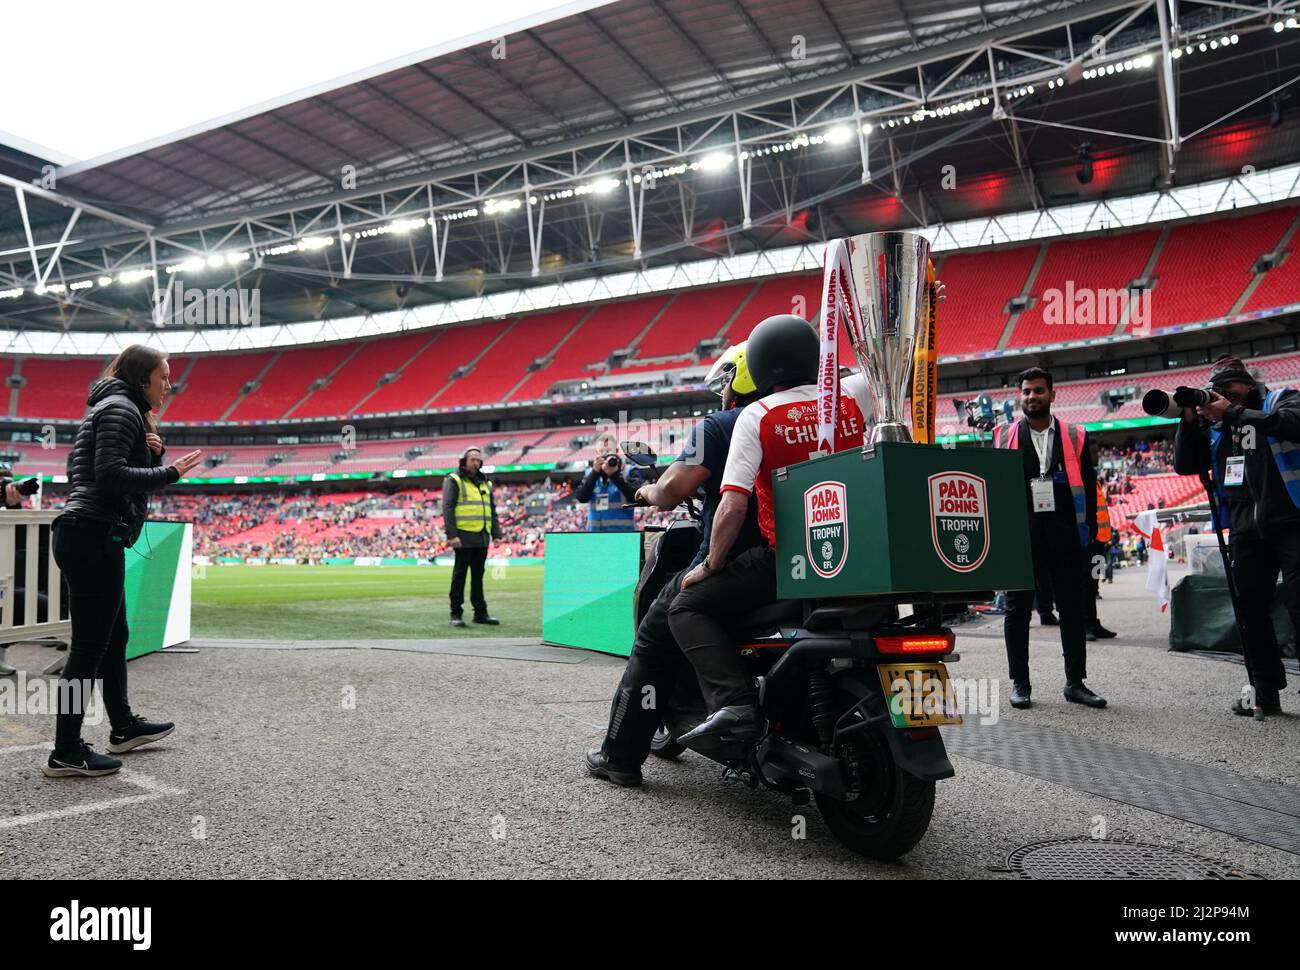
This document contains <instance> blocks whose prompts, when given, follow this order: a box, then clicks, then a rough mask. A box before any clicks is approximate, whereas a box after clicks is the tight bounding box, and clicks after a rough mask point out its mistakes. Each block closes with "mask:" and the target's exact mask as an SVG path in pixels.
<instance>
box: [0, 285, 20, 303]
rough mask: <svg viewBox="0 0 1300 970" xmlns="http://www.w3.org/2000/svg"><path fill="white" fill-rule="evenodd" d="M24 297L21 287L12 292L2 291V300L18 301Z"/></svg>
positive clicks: (0, 293) (0, 291)
mask: <svg viewBox="0 0 1300 970" xmlns="http://www.w3.org/2000/svg"><path fill="white" fill-rule="evenodd" d="M22 295H23V288H22V287H21V286H17V287H14V288H13V289H12V290H0V300H16V299H18V298H19V297H20V296H22Z"/></svg>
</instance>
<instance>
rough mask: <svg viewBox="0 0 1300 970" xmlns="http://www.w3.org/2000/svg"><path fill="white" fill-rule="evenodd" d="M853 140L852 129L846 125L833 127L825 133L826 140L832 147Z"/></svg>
mask: <svg viewBox="0 0 1300 970" xmlns="http://www.w3.org/2000/svg"><path fill="white" fill-rule="evenodd" d="M852 138H853V129H852V128H850V127H849V126H848V125H835V126H834V127H833V128H831V129H830V130H829V131H827V132H826V140H827V141H828V142H830V143H831V144H832V145H843V144H845V143H846V142H848V141H851V140H852Z"/></svg>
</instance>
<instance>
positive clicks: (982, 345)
mask: <svg viewBox="0 0 1300 970" xmlns="http://www.w3.org/2000/svg"><path fill="white" fill-rule="evenodd" d="M1297 225H1300V208H1297V207H1294V206H1291V207H1279V208H1275V209H1270V210H1265V211H1262V212H1253V213H1250V214H1247V215H1244V216H1238V217H1235V218H1221V219H1217V220H1210V221H1206V222H1196V223H1184V224H1180V225H1176V226H1173V227H1172V228H1170V229H1169V230H1168V232H1167V235H1166V236H1165V238H1164V239H1163V242H1162V241H1161V239H1160V237H1161V232H1162V231H1161V230H1157V229H1146V230H1139V231H1136V232H1130V233H1122V234H1118V235H1113V236H1095V237H1090V238H1084V239H1064V240H1056V241H1053V242H1051V243H1034V244H1029V245H1017V246H1011V247H1008V248H999V249H989V250H983V251H979V252H962V251H958V252H954V253H951V254H948V255H944V254H942V253H939V254H937V260H938V262H939V275H940V278H941V279H942V280H943V281H944V283H945V285H946V287H947V301H946V303H945V304H944V309H943V311H942V314H941V325H940V328H939V351H940V354H941V355H943V356H951V355H955V354H968V353H978V352H981V351H988V350H993V349H996V348H997V345H998V343H999V341H1000V340H1001V339H1002V337H1003V334H1004V333H1005V331H1006V328H1007V324H1008V322H1009V320H1010V317H1009V314H1008V313H1007V304H1008V302H1009V301H1010V300H1011V299H1012V298H1013V297H1015V296H1018V295H1021V294H1022V293H1023V292H1024V291H1025V289H1026V284H1027V283H1028V281H1029V278H1030V273H1031V271H1032V269H1033V267H1034V264H1035V262H1036V261H1037V260H1038V259H1039V257H1040V255H1041V256H1042V263H1041V265H1040V267H1039V269H1038V272H1037V273H1036V274H1035V275H1034V279H1033V282H1032V284H1031V285H1030V286H1029V290H1030V293H1031V295H1032V296H1033V297H1034V298H1035V299H1034V302H1033V304H1032V305H1031V306H1030V307H1029V308H1027V309H1026V310H1024V311H1023V312H1021V313H1020V314H1019V316H1018V318H1017V319H1016V324H1015V327H1014V329H1013V331H1012V333H1011V335H1010V337H1009V339H1008V342H1007V349H1014V348H1017V347H1028V346H1037V345H1042V344H1051V343H1062V342H1066V341H1071V340H1077V339H1080V337H1087V336H1090V335H1092V333H1095V332H1096V331H1095V330H1094V331H1088V330H1086V329H1082V328H1071V327H1058V326H1052V325H1049V324H1048V323H1047V322H1046V321H1045V320H1044V318H1043V310H1044V294H1045V293H1047V292H1048V291H1049V290H1052V289H1059V290H1062V291H1063V292H1064V291H1065V289H1066V286H1067V284H1068V283H1069V282H1070V281H1074V282H1075V285H1076V286H1078V285H1081V282H1080V281H1087V285H1088V286H1089V287H1091V288H1093V289H1123V288H1124V287H1126V286H1127V284H1128V283H1130V282H1132V281H1133V280H1134V279H1136V278H1137V277H1139V276H1140V275H1142V274H1143V273H1144V271H1145V270H1146V268H1147V264H1148V263H1149V262H1150V260H1151V258H1152V256H1153V255H1154V254H1156V253H1157V252H1158V258H1157V259H1156V263H1155V269H1154V271H1153V275H1154V276H1155V277H1156V284H1155V289H1154V290H1153V291H1152V294H1151V296H1152V311H1153V316H1154V321H1153V325H1154V327H1156V328H1159V327H1167V326H1173V325H1177V324H1181V323H1188V322H1193V321H1200V320H1205V319H1213V318H1217V317H1221V316H1223V315H1224V314H1227V313H1228V312H1229V311H1231V310H1233V309H1234V308H1235V307H1236V306H1237V304H1238V303H1242V306H1241V308H1240V309H1241V310H1243V311H1257V310H1265V309H1269V308H1272V307H1279V306H1286V305H1289V304H1292V303H1297V302H1300V261H1298V260H1296V259H1295V258H1294V254H1293V253H1290V252H1288V253H1285V254H1284V256H1283V258H1282V259H1281V261H1280V263H1279V264H1278V265H1277V266H1275V267H1274V268H1272V269H1270V270H1268V271H1266V272H1264V273H1262V274H1260V275H1254V274H1253V273H1252V270H1253V268H1254V266H1255V264H1256V261H1257V260H1258V259H1259V257H1260V256H1261V255H1263V254H1265V253H1267V252H1271V251H1272V250H1274V249H1275V248H1276V247H1278V245H1279V244H1280V243H1281V242H1282V241H1283V240H1287V242H1286V243H1285V245H1287V246H1293V245H1294V240H1293V239H1291V234H1292V233H1294V230H1295V228H1296V226H1297ZM1248 287H1252V289H1251V290H1250V295H1249V298H1248V299H1245V300H1243V295H1244V294H1246V293H1247V288H1248ZM819 290H820V275H819V274H816V273H812V274H801V275H794V276H784V277H778V278H773V279H768V280H765V281H763V282H758V283H751V282H746V283H732V284H724V285H721V286H711V287H706V288H702V289H696V290H686V291H682V292H678V293H676V294H673V295H663V294H660V295H655V296H647V297H640V298H636V299H632V300H621V301H617V302H612V303H606V304H602V305H597V306H594V307H593V306H590V305H588V306H579V307H568V308H564V309H561V310H554V311H549V312H542V313H536V314H530V315H527V316H523V317H517V318H512V319H509V320H494V321H487V322H479V323H471V324H466V325H462V326H451V327H447V328H441V329H436V330H421V331H415V332H411V333H406V334H401V335H399V336H390V337H375V338H371V339H368V340H364V341H360V342H348V343H344V344H339V345H322V346H315V347H302V348H292V349H286V350H282V351H279V352H276V351H261V352H257V353H235V354H218V355H204V356H177V357H175V358H173V359H172V361H171V368H172V378H173V381H174V382H176V383H178V384H179V385H180V386H179V388H178V390H177V392H176V394H175V395H173V397H172V398H171V399H170V400H169V401H168V402H167V404H166V406H165V407H164V409H163V412H162V415H161V417H162V419H163V420H164V422H167V423H170V424H173V425H176V424H202V423H207V422H214V421H220V420H226V421H232V422H245V421H250V422H255V421H271V420H276V419H279V418H294V419H304V418H306V419H310V418H322V419H323V418H336V419H337V418H344V417H350V416H355V415H363V414H384V413H394V412H411V411H421V410H425V409H430V408H431V409H435V410H436V409H439V408H455V407H463V406H466V405H475V404H478V405H481V404H491V403H494V402H501V401H507V400H508V401H510V402H523V401H531V400H539V399H542V398H545V397H546V396H547V394H549V393H551V392H552V390H553V388H554V386H555V385H556V384H557V383H561V382H564V381H572V380H575V379H583V378H588V377H590V378H601V377H606V376H635V375H638V374H646V375H650V376H649V377H648V379H650V380H653V379H654V378H653V375H654V374H655V372H658V371H664V372H675V371H679V370H681V369H683V368H686V367H695V366H707V365H708V364H709V363H711V362H712V360H713V359H714V356H713V355H704V356H702V357H701V358H700V359H698V360H697V359H696V353H697V349H698V347H699V345H700V342H701V341H703V340H707V339H711V338H715V337H718V336H721V338H722V339H723V340H724V341H725V342H728V343H729V342H732V341H735V340H739V339H743V338H744V337H745V336H746V335H747V333H748V331H749V329H751V328H752V326H753V325H754V324H755V323H757V322H758V321H759V320H761V319H763V318H764V317H766V316H770V315H772V314H775V313H789V312H791V311H792V310H802V311H803V312H804V313H805V314H806V315H808V316H810V317H812V316H815V315H816V313H817V304H818V300H819V297H820V293H819ZM652 322H653V326H650V324H651V323H652ZM1102 329H1105V330H1106V331H1107V333H1109V332H1111V331H1110V329H1108V328H1106V327H1103V328H1102ZM623 349H631V350H632V351H633V353H632V355H631V356H630V357H628V358H627V359H626V360H625V361H624V362H623V363H621V364H620V365H619V366H618V367H615V368H612V369H611V368H610V367H609V362H610V358H611V355H612V354H613V352H614V351H616V350H623ZM840 351H841V355H842V356H843V359H844V360H846V361H851V360H852V359H853V358H852V352H851V349H850V347H849V342H848V339H847V337H846V336H845V335H843V334H841V341H840ZM539 360H540V361H543V363H542V365H541V366H538V367H536V369H532V368H533V366H534V363H535V362H536V361H539ZM106 363H107V360H106V359H102V358H59V357H39V356H24V357H16V356H7V357H3V358H0V373H4V374H5V375H6V376H8V375H13V374H18V375H20V376H21V379H22V380H21V382H20V383H22V384H23V386H22V387H21V388H18V389H16V393H11V394H10V396H9V398H8V399H7V401H8V402H9V404H10V408H8V409H7V410H9V411H10V412H11V413H10V414H9V416H11V417H22V418H41V419H45V418H52V419H56V420H72V419H76V418H78V417H80V416H81V415H82V414H83V413H84V410H85V392H86V389H87V388H88V387H89V385H90V383H91V382H92V381H93V380H94V379H95V378H96V377H97V376H99V374H101V373H102V371H103V368H104V366H105V364H106ZM466 367H468V368H469V369H468V371H466V372H464V373H461V372H460V370H461V368H466ZM253 381H257V384H256V386H255V388H254V389H253V390H251V391H249V392H247V393H246V392H245V387H246V386H248V385H249V384H250V383H251V382H253ZM1079 393H1081V392H1079ZM1080 403H1083V402H1080ZM1088 403H1089V404H1090V407H1091V402H1088ZM1089 413H1090V414H1096V415H1097V416H1100V415H1101V414H1102V413H1104V412H1103V411H1098V410H1097V408H1095V407H1093V408H1091V410H1090V411H1089ZM1093 419H1094V418H1091V417H1090V418H1089V420H1093Z"/></svg>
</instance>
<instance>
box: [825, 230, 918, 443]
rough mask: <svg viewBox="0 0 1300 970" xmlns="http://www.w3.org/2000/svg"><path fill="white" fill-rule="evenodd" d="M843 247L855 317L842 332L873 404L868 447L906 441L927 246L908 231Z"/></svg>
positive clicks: (861, 239)
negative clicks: (846, 253)
mask: <svg viewBox="0 0 1300 970" xmlns="http://www.w3.org/2000/svg"><path fill="white" fill-rule="evenodd" d="M848 246H849V263H850V266H851V267H852V270H853V285H854V287H855V288H856V290H857V300H858V307H857V309H858V313H857V321H856V322H855V321H853V320H848V319H846V320H845V327H846V328H847V329H848V332H849V341H850V343H852V345H853V353H854V354H855V355H857V358H858V363H859V364H861V365H862V373H863V375H864V376H865V377H866V379H867V385H868V386H869V387H870V388H871V396H872V398H873V399H874V400H875V418H874V424H873V426H872V429H871V434H870V437H869V439H868V444H872V445H874V444H875V443H876V442H878V441H911V440H912V433H911V431H910V428H911V425H912V407H911V405H912V353H913V351H914V350H915V349H916V337H917V333H918V332H919V331H920V329H921V328H922V327H923V326H925V321H924V320H923V319H922V317H923V314H924V311H925V274H926V268H927V266H928V264H929V259H930V242H929V240H927V239H926V238H925V237H924V236H918V235H917V234H916V233H913V232H871V233H867V234H865V235H862V236H853V237H851V238H850V239H849V240H848Z"/></svg>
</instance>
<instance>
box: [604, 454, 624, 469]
mask: <svg viewBox="0 0 1300 970" xmlns="http://www.w3.org/2000/svg"><path fill="white" fill-rule="evenodd" d="M605 467H606V468H608V469H609V470H610V471H611V472H616V471H618V470H619V469H620V468H622V467H623V459H622V458H620V457H618V455H606V456H605Z"/></svg>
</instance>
